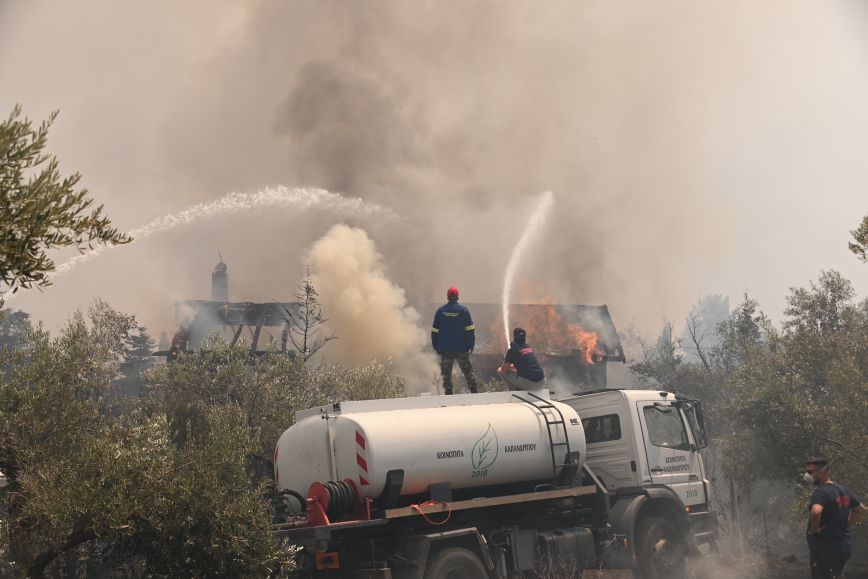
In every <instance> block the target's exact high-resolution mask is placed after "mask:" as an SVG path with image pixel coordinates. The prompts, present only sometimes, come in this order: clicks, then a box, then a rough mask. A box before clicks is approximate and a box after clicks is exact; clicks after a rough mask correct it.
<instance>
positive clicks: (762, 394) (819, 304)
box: [631, 271, 868, 520]
mask: <svg viewBox="0 0 868 579" xmlns="http://www.w3.org/2000/svg"><path fill="white" fill-rule="evenodd" d="M854 300H855V292H854V290H853V287H852V285H851V283H850V282H849V281H847V280H846V279H844V278H843V277H842V276H841V275H840V274H839V273H838V272H835V271H829V272H821V274H820V276H819V278H818V279H817V280H816V281H815V282H812V283H811V284H810V285H809V287H807V288H792V289H791V290H790V295H789V297H788V298H787V303H788V307H787V309H786V310H785V316H786V317H785V319H784V320H783V323H782V324H781V325H780V326H775V325H774V324H772V322H771V321H770V320H769V319H768V318H767V317H766V316H765V315H764V314H763V313H762V312H761V311H760V309H759V304H758V303H757V302H756V300H753V299H751V298H750V297H748V296H745V297H744V300H743V302H742V303H741V304H739V305H738V306H737V307H736V308H735V309H734V310H733V312H732V313H731V314H730V316H729V317H728V318H727V319H726V320H724V321H722V322H721V323H720V324H718V327H717V332H716V336H715V340H713V341H712V343H713V346H711V347H710V348H707V349H704V350H703V343H704V342H703V341H700V340H693V339H692V337H691V335H690V332H689V328H690V323H691V320H690V319H688V333H687V337H688V338H689V339H690V341H691V343H690V344H689V347H691V348H694V349H695V350H696V351H698V352H699V355H698V356H697V358H698V360H699V361H698V362H697V361H693V362H691V361H690V360H685V358H684V357H683V349H682V348H683V347H684V346H683V343H682V341H681V340H676V339H674V338H673V336H672V327H671V325H667V326H666V327H664V329H663V331H662V332H661V334H660V336H659V338H658V339H657V341H656V342H655V343H652V344H650V345H646V344H644V343H643V342H641V340H640V345H641V346H642V347H641V348H640V355H639V359H638V360H636V361H634V362H633V363H632V364H631V369H632V370H633V372H634V373H635V374H636V375H637V376H639V377H640V378H641V379H643V380H645V381H647V382H648V383H649V384H650V385H654V386H661V385H662V386H664V387H666V388H667V389H670V390H674V391H677V392H681V393H683V394H686V395H688V396H692V397H696V398H699V399H700V400H702V402H703V408H704V410H705V417H706V422H707V423H708V424H709V427H710V431H711V434H712V437H713V438H714V441H715V443H716V446H717V447H719V449H720V455H721V457H722V466H723V470H724V472H725V473H726V476H727V478H729V479H730V480H732V481H735V482H736V483H737V484H736V485H735V487H734V488H739V489H741V490H742V491H743V492H744V493H745V496H749V495H750V494H751V493H750V489H766V488H768V484H767V483H768V482H769V481H778V482H784V483H786V485H787V486H789V485H791V484H792V483H793V482H794V481H795V480H796V477H797V476H798V473H799V471H800V470H801V468H802V466H803V464H804V461H805V459H806V458H807V457H809V456H811V455H825V456H828V457H830V458H831V460H832V469H833V471H832V472H833V475H832V476H833V479H835V480H837V481H839V482H842V483H844V484H846V485H847V486H848V487H850V488H851V489H852V490H853V491H854V492H855V493H856V494H857V495H858V496H862V497H864V496H865V495H866V493H868V474H866V473H868V469H866V466H868V461H866V459H865V458H864V457H865V456H868V300H863V301H862V302H855V301H854ZM695 327H697V326H695V325H694V328H695ZM718 491H720V489H718ZM804 498H805V497H804V496H802V497H800V499H799V500H801V502H798V501H797V503H798V504H794V507H793V509H794V510H793V512H794V513H795V512H796V511H798V513H799V515H798V516H799V518H802V517H803V516H804V500H803V499H804ZM730 507H732V508H734V504H733V505H730ZM730 515H732V513H730ZM802 520H803V519H802Z"/></svg>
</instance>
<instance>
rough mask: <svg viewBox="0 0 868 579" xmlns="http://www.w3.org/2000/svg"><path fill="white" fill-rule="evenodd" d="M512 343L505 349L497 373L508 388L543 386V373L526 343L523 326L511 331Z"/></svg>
mask: <svg viewBox="0 0 868 579" xmlns="http://www.w3.org/2000/svg"><path fill="white" fill-rule="evenodd" d="M512 339H513V340H514V341H513V342H512V344H510V345H509V350H507V351H506V356H505V357H504V359H503V365H502V366H501V367H500V368H498V369H497V373H498V374H500V377H501V378H503V381H504V382H506V384H507V386H509V389H510V390H531V391H533V390H539V389H540V388H542V387H543V386H545V374H544V373H543V369H542V366H540V363H539V360H537V357H536V354H534V353H533V348H531V347H530V346H529V345H528V343H527V332H525V331H524V329H523V328H515V329H514V330H513V331H512Z"/></svg>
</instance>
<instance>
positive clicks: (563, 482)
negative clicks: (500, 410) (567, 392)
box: [513, 392, 579, 488]
mask: <svg viewBox="0 0 868 579" xmlns="http://www.w3.org/2000/svg"><path fill="white" fill-rule="evenodd" d="M527 394H528V396H531V397H532V398H533V399H532V400H529V399H527V398H523V397H521V396H519V395H518V394H513V396H514V397H515V398H518V399H519V400H521V401H522V402H524V403H525V404H528V405H530V406H533V407H534V408H536V409H537V410H539V411H540V414H542V417H543V419H545V421H546V430H547V432H548V435H549V448H550V450H551V455H552V485H553V487H554V488H559V487H565V486H570V485H571V484H572V482H573V480H574V479H575V478H576V474H577V473H578V470H579V456H578V453H573V452H572V450H571V449H570V437H569V435H568V434H567V423H566V421H565V420H564V415H563V413H562V412H561V411H560V410H559V409H558V407H557V406H555V405H554V404H552V403H551V402H550V401H548V400H546V399H545V398H540V397H539V396H537V395H536V394H534V393H533V392H528V393H527ZM547 411H552V412H551V414H549V413H548V412H547ZM557 426H560V430H561V431H562V432H563V434H564V438H563V442H555V437H554V434H553V433H552V429H553V428H556V427H557ZM561 446H564V447H566V448H565V451H566V452H564V455H563V456H564V459H563V460H564V462H558V461H557V459H556V455H555V447H561Z"/></svg>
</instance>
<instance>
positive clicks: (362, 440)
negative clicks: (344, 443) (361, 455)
mask: <svg viewBox="0 0 868 579" xmlns="http://www.w3.org/2000/svg"><path fill="white" fill-rule="evenodd" d="M356 444H358V445H359V446H361V447H362V448H365V437H364V436H362V433H361V432H359V431H358V430H357V431H356Z"/></svg>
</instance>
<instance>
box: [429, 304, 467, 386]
mask: <svg viewBox="0 0 868 579" xmlns="http://www.w3.org/2000/svg"><path fill="white" fill-rule="evenodd" d="M446 299H447V300H449V301H448V303H446V304H445V305H442V306H440V307H439V308H438V309H437V313H436V314H434V326H433V327H432V328H431V345H432V346H434V350H435V351H436V352H437V353H438V354H440V374H441V375H442V376H443V390H444V392H446V394H452V367H453V365H454V363H455V362H456V361H457V362H458V367H459V368H461V372H462V373H463V374H464V379H465V380H467V385H468V386H469V387H470V391H471V392H472V393H474V394H476V393H477V392H478V391H479V390H478V384H477V382H476V377H475V376H474V375H473V366H471V365H470V354H471V353H472V352H473V346H474V345H476V326H474V325H473V320H472V319H471V317H470V310H468V309H467V308H465V307H464V306H462V305H461V304H459V303H458V289H457V288H454V287H451V288H449V290H447V292H446Z"/></svg>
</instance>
